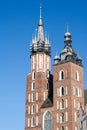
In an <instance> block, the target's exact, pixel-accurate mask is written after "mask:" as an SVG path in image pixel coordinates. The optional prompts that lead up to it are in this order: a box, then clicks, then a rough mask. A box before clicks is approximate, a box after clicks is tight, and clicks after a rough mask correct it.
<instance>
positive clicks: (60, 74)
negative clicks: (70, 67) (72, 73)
mask: <svg viewBox="0 0 87 130" xmlns="http://www.w3.org/2000/svg"><path fill="white" fill-rule="evenodd" d="M63 79H64V72H63V71H60V72H59V80H63Z"/></svg>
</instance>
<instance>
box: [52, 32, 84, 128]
mask: <svg viewBox="0 0 87 130" xmlns="http://www.w3.org/2000/svg"><path fill="white" fill-rule="evenodd" d="M64 38H65V40H64V44H65V45H64V49H63V50H62V51H61V53H60V56H58V55H56V56H55V58H54V61H55V64H54V66H53V69H54V74H53V88H54V93H53V95H54V110H55V115H57V127H58V128H57V130H77V116H78V110H79V108H80V106H82V107H84V86H83V66H82V59H81V58H80V57H79V56H77V55H76V53H75V51H74V50H73V48H72V45H71V44H72V40H71V34H70V32H68V30H67V32H66V33H65V35H64ZM55 99H56V100H55Z"/></svg>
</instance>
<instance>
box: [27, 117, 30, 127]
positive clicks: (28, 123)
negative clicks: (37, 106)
mask: <svg viewBox="0 0 87 130" xmlns="http://www.w3.org/2000/svg"><path fill="white" fill-rule="evenodd" d="M27 126H28V127H30V118H28V121H27Z"/></svg>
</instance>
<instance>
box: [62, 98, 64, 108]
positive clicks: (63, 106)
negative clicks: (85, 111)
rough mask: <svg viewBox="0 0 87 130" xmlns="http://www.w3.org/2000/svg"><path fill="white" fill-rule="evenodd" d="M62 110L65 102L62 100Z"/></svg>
mask: <svg viewBox="0 0 87 130" xmlns="http://www.w3.org/2000/svg"><path fill="white" fill-rule="evenodd" d="M62 108H64V100H63V99H62Z"/></svg>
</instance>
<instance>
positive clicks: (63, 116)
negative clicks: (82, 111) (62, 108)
mask: <svg viewBox="0 0 87 130" xmlns="http://www.w3.org/2000/svg"><path fill="white" fill-rule="evenodd" d="M62 122H64V113H63V112H62Z"/></svg>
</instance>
